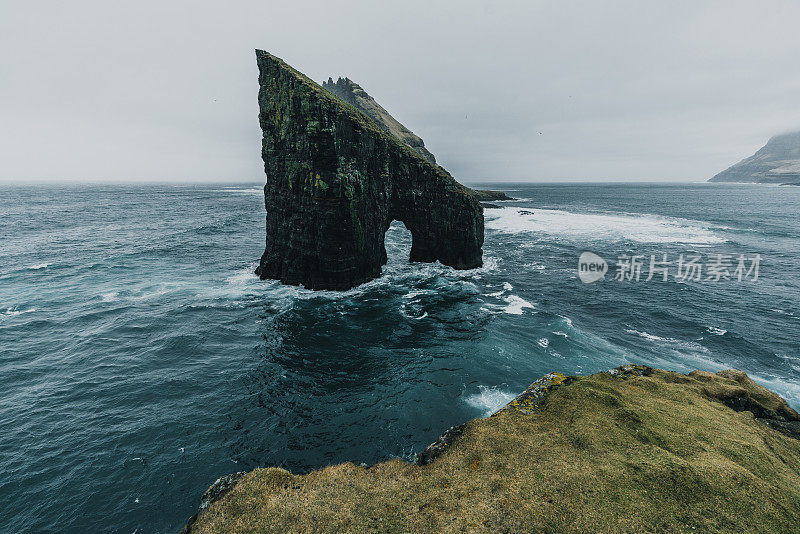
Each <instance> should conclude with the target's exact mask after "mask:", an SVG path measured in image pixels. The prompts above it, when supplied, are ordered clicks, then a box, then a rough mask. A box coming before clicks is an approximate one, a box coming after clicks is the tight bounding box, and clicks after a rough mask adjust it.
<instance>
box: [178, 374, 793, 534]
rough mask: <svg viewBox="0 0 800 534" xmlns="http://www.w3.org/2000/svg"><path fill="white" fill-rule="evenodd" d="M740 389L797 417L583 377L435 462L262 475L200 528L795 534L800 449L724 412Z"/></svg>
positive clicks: (678, 378)
mask: <svg viewBox="0 0 800 534" xmlns="http://www.w3.org/2000/svg"><path fill="white" fill-rule="evenodd" d="M726 373H727V374H726ZM741 392H745V393H746V394H747V395H749V396H750V397H751V398H754V399H757V400H758V401H759V402H761V403H762V405H764V406H766V407H769V408H770V409H773V410H777V409H781V408H782V407H785V405H784V404H782V401H781V400H780V399H779V398H778V397H777V396H774V395H772V394H771V393H768V392H767V391H766V390H764V389H763V388H760V387H759V386H757V385H755V383H753V382H752V381H750V380H749V379H747V378H746V377H745V378H743V374H737V373H736V372H722V373H720V374H718V375H714V374H710V373H701V372H695V373H692V374H691V375H689V376H687V375H681V374H677V373H670V372H666V371H658V370H657V371H655V373H654V374H653V375H652V376H648V377H644V376H641V377H632V378H628V379H622V378H617V377H613V376H610V375H608V374H598V375H593V376H590V377H582V378H580V379H577V380H575V381H573V382H571V383H569V384H568V385H566V386H563V387H561V388H558V389H556V390H554V391H553V392H552V393H551V394H550V395H549V396H548V397H547V399H546V400H545V402H544V403H543V405H542V406H541V408H540V411H539V412H538V413H536V414H534V415H524V414H522V413H519V412H516V411H508V412H503V413H500V414H498V415H497V416H495V417H492V418H489V419H476V420H474V421H472V422H470V423H469V424H468V425H467V429H466V432H465V433H464V434H463V435H462V436H461V437H460V438H458V439H457V440H456V442H455V443H454V444H453V445H452V446H451V447H449V448H448V449H447V451H446V452H445V453H444V454H443V455H442V456H441V457H440V458H439V459H437V460H436V461H435V462H433V463H432V464H431V465H429V466H426V467H420V466H416V465H410V464H407V463H404V462H402V461H399V460H391V461H389V462H385V463H381V464H378V465H375V466H372V467H370V468H362V467H358V466H355V465H353V464H349V463H348V464H341V465H336V466H330V467H327V468H325V469H322V470H320V471H315V472H312V473H309V474H307V475H305V476H296V475H292V474H291V473H289V472H288V471H285V470H282V469H276V468H269V469H258V470H256V471H253V472H251V473H249V474H247V475H246V477H245V478H244V479H243V480H242V481H241V482H240V483H239V484H238V485H237V486H236V487H235V488H234V489H233V490H232V491H231V492H230V493H229V494H227V495H226V496H225V497H223V498H222V499H221V500H220V501H218V502H217V503H215V504H214V505H212V507H211V508H210V510H209V511H208V512H207V513H206V514H204V515H203V516H201V517H200V518H199V520H198V522H197V523H196V524H195V525H194V528H193V531H194V532H798V531H800V441H798V440H794V439H792V438H789V437H786V436H784V435H782V434H780V433H778V432H776V431H774V430H772V429H770V428H768V427H767V426H766V425H764V424H762V423H761V422H759V421H756V420H755V419H754V418H753V416H752V414H751V413H750V412H735V411H733V410H731V409H730V408H728V407H726V406H725V405H723V404H721V403H720V402H719V401H718V398H720V397H724V396H726V395H731V394H740V393H741Z"/></svg>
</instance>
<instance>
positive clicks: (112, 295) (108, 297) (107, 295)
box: [100, 291, 119, 302]
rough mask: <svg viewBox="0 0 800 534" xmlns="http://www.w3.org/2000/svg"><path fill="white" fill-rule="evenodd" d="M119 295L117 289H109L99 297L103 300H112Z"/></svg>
mask: <svg viewBox="0 0 800 534" xmlns="http://www.w3.org/2000/svg"><path fill="white" fill-rule="evenodd" d="M118 297H119V291H109V292H108V293H103V294H102V295H100V299H101V300H102V301H103V302H114V301H115V300H117V298H118Z"/></svg>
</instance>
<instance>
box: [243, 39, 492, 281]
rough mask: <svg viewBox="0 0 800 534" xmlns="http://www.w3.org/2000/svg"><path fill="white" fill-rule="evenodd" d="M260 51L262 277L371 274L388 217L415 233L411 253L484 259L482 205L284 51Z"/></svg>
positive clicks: (457, 260) (468, 262) (416, 257)
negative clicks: (324, 86)
mask: <svg viewBox="0 0 800 534" xmlns="http://www.w3.org/2000/svg"><path fill="white" fill-rule="evenodd" d="M256 59H257V62H258V69H259V78H258V79H259V86H260V88H259V93H258V103H259V123H260V125H261V130H262V132H263V136H262V157H263V159H264V170H265V172H266V175H267V182H266V185H265V186H264V204H265V206H266V210H267V216H266V234H267V239H266V248H265V250H264V254H263V255H262V257H261V261H260V263H259V266H258V269H257V270H256V273H257V274H258V275H259V276H260V277H261V278H262V279H266V278H271V279H277V280H281V281H282V282H284V283H288V284H295V285H304V286H305V287H307V288H309V289H339V290H342V289H348V288H351V287H353V286H356V285H358V284H360V283H363V282H366V281H367V280H370V279H372V278H375V277H377V276H379V275H380V273H381V266H382V265H383V264H385V263H386V249H385V248H384V244H383V240H384V234H385V233H386V230H387V229H388V228H389V225H390V224H391V222H392V221H393V220H399V221H402V222H403V223H404V224H405V226H406V228H408V229H409V231H410V232H411V238H412V244H411V253H410V258H409V259H410V261H424V262H432V261H437V260H438V261H440V262H442V263H443V264H445V265H449V266H451V267H454V268H457V269H471V268H474V267H479V266H480V265H482V263H483V260H482V250H481V247H482V245H483V209H482V208H481V206H480V204H479V203H478V201H477V199H475V198H474V197H473V195H472V193H471V192H470V191H469V190H468V189H467V188H466V187H464V186H463V185H461V184H459V183H458V182H456V181H455V180H454V179H453V177H452V176H450V174H449V173H448V172H447V171H445V170H444V169H442V168H441V167H439V166H438V165H434V164H431V163H430V162H428V161H427V160H425V159H424V158H423V157H421V156H420V155H419V153H417V152H416V151H414V150H413V149H412V148H410V147H409V146H408V145H406V144H405V143H402V142H400V141H398V140H397V139H396V138H395V137H394V136H392V135H389V134H388V133H386V131H384V130H383V129H382V128H380V127H379V126H378V125H377V124H376V123H375V122H374V121H372V120H371V119H370V118H369V117H367V116H366V115H365V114H364V113H362V112H361V111H359V110H358V109H357V108H355V107H354V106H350V105H347V104H346V103H344V102H343V101H342V100H341V99H339V98H337V97H335V96H333V95H332V94H331V93H329V92H328V91H326V90H324V89H322V88H321V87H320V86H319V85H317V84H316V83H314V82H313V81H311V80H310V79H309V78H308V77H306V76H305V75H303V74H301V73H300V72H298V71H296V70H295V69H293V68H292V67H290V66H289V65H287V64H286V63H285V62H284V61H282V60H281V59H279V58H276V57H275V56H272V55H271V54H269V53H267V52H264V51H262V50H256Z"/></svg>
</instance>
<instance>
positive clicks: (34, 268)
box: [27, 263, 50, 271]
mask: <svg viewBox="0 0 800 534" xmlns="http://www.w3.org/2000/svg"><path fill="white" fill-rule="evenodd" d="M49 266H50V264H49V263H39V264H36V265H30V266H29V267H27V269H28V270H31V271H38V270H40V269H47V268H48V267H49Z"/></svg>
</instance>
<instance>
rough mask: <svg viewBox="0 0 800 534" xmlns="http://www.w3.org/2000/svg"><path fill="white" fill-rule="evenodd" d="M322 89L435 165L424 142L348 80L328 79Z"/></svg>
mask: <svg viewBox="0 0 800 534" xmlns="http://www.w3.org/2000/svg"><path fill="white" fill-rule="evenodd" d="M322 88H323V89H325V90H327V91H330V92H331V93H333V94H335V95H336V96H338V97H339V98H340V99H342V100H344V101H345V102H347V103H348V104H350V105H351V106H355V107H356V108H357V109H358V110H359V111H361V112H362V113H364V114H365V115H366V116H367V117H369V118H370V119H372V120H373V121H374V122H375V124H377V125H378V126H380V127H381V128H383V129H384V130H385V131H386V132H388V133H389V134H390V135H392V136H393V137H394V138H395V139H397V140H399V141H401V142H403V143H405V144H407V145H408V146H410V147H411V148H413V149H414V150H416V151H417V153H419V155H420V156H422V157H423V158H425V159H427V160H428V161H430V162H431V163H436V158H435V157H434V156H433V154H431V153H430V151H429V150H428V149H427V148H425V142H424V141H423V140H422V139H421V138H420V137H419V136H418V135H416V134H414V132H412V131H411V130H409V129H408V128H406V127H405V126H403V125H402V124H400V122H399V121H398V120H397V119H395V118H394V117H392V116H391V115H390V114H389V112H388V111H386V110H385V109H383V106H381V105H380V104H378V103H377V102H376V101H375V99H374V98H372V97H371V96H369V95H368V94H367V92H366V91H365V90H364V89H362V88H361V86H360V85H358V84H357V83H356V82H354V81H353V80H351V79H350V78H339V79H338V80H336V81H335V82H334V81H333V79H332V78H328V81H327V82H322Z"/></svg>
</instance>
